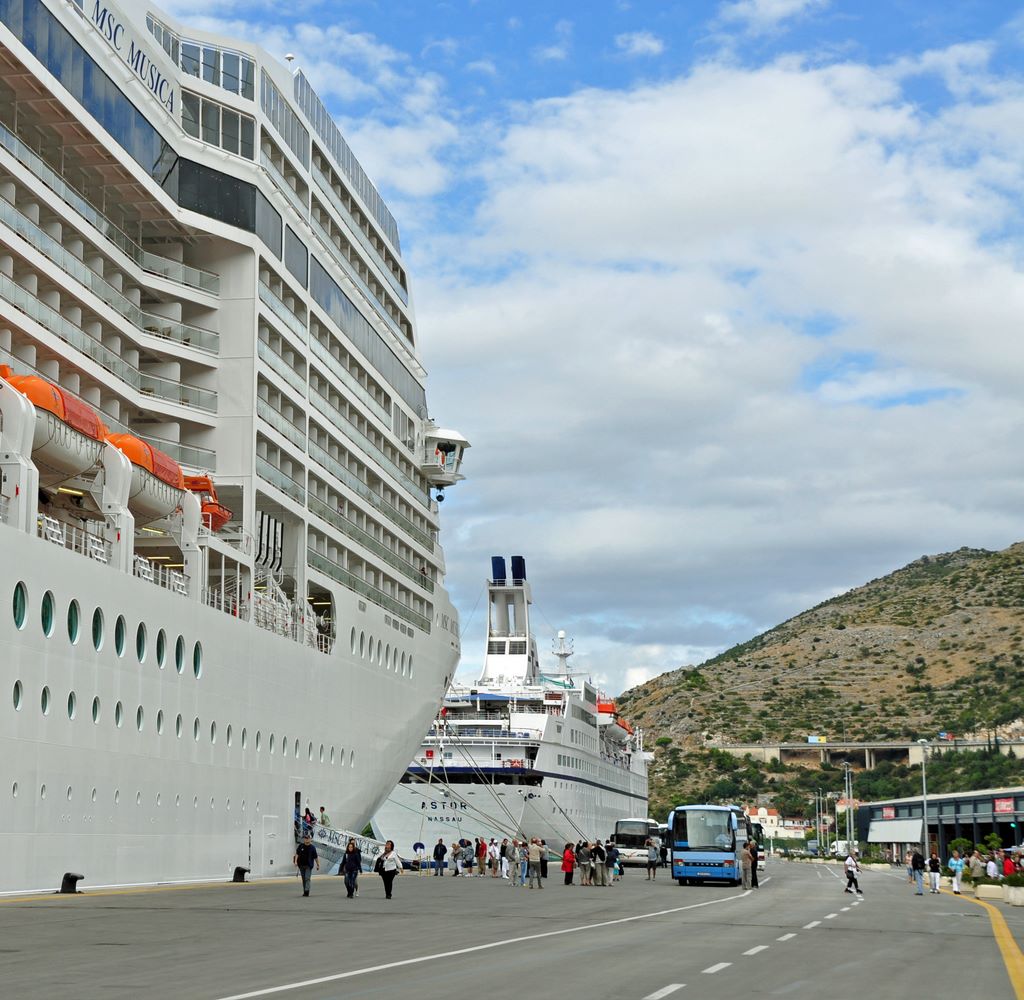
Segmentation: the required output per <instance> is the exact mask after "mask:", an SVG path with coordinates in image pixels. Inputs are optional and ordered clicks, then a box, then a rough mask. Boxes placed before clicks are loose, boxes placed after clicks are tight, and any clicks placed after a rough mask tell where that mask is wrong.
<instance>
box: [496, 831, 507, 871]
mask: <svg viewBox="0 0 1024 1000" xmlns="http://www.w3.org/2000/svg"><path fill="white" fill-rule="evenodd" d="M508 847H509V844H508V837H502V838H501V846H500V847H499V848H498V860H499V862H500V863H501V877H502V878H508Z"/></svg>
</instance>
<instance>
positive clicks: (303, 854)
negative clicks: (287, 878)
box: [292, 833, 320, 896]
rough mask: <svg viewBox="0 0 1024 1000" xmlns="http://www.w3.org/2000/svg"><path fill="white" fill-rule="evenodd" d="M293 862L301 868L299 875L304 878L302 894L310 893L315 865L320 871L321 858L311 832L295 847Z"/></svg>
mask: <svg viewBox="0 0 1024 1000" xmlns="http://www.w3.org/2000/svg"><path fill="white" fill-rule="evenodd" d="M292 864H293V865H295V867H296V868H298V870H299V875H300V876H301V878H302V895H303V896H308V895H309V887H310V884H311V882H312V880H313V865H316V870H317V871H320V859H319V858H318V857H317V854H316V848H315V847H314V846H313V838H312V836H311V835H310V834H308V833H307V834H306V835H305V836H304V837H303V838H302V843H301V844H299V845H298V847H296V848H295V857H293V858H292Z"/></svg>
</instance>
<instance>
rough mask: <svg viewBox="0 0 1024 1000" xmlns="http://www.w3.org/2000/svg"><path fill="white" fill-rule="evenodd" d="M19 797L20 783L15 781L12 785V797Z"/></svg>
mask: <svg viewBox="0 0 1024 1000" xmlns="http://www.w3.org/2000/svg"><path fill="white" fill-rule="evenodd" d="M17 797H18V783H17V782H15V783H14V784H13V785H11V798H12V799H16V798H17Z"/></svg>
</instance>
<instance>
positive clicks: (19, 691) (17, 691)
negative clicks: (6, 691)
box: [14, 681, 24, 712]
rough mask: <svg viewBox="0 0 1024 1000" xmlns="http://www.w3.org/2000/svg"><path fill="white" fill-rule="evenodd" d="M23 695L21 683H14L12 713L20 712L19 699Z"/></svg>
mask: <svg viewBox="0 0 1024 1000" xmlns="http://www.w3.org/2000/svg"><path fill="white" fill-rule="evenodd" d="M23 694H24V690H23V688H22V686H21V681H15V682H14V711H15V712H20V711H21V698H22V695H23Z"/></svg>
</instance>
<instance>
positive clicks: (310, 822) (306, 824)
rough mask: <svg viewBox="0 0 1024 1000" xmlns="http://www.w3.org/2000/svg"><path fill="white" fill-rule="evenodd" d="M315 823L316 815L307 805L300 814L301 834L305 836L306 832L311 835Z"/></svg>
mask: <svg viewBox="0 0 1024 1000" xmlns="http://www.w3.org/2000/svg"><path fill="white" fill-rule="evenodd" d="M315 823H316V817H315V816H314V815H313V812H312V810H311V809H310V808H309V806H306V811H305V812H304V813H303V814H302V836H304V837H305V836H306V834H307V833H308V834H309V835H310V836H312V834H313V826H314V824H315Z"/></svg>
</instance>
